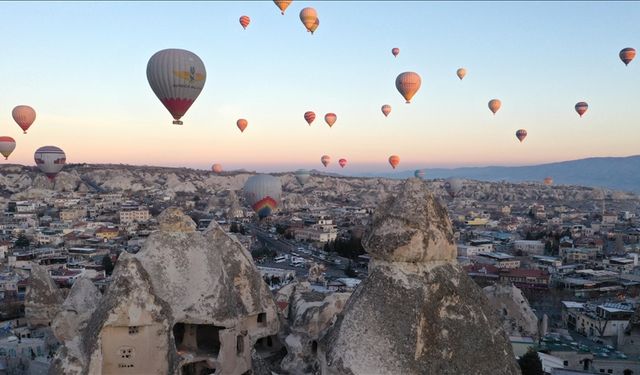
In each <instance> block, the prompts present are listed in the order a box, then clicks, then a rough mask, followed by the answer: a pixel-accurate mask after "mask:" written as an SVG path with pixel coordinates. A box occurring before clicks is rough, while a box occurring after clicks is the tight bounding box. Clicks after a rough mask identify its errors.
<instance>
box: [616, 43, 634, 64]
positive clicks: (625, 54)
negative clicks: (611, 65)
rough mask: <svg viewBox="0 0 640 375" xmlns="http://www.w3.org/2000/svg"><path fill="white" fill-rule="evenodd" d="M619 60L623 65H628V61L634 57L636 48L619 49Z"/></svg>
mask: <svg viewBox="0 0 640 375" xmlns="http://www.w3.org/2000/svg"><path fill="white" fill-rule="evenodd" d="M619 56H620V60H622V62H623V63H624V65H629V63H630V62H631V61H632V60H633V58H634V57H636V50H635V49H633V48H631V47H629V48H625V49H623V50H622V51H620V54H619Z"/></svg>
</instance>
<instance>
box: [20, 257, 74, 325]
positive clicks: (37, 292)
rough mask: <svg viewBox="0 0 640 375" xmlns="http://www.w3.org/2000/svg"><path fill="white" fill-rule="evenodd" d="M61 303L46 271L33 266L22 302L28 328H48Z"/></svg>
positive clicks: (61, 298)
mask: <svg viewBox="0 0 640 375" xmlns="http://www.w3.org/2000/svg"><path fill="white" fill-rule="evenodd" d="M63 302H64V297H63V296H62V293H61V292H60V289H58V286H57V285H56V284H55V283H54V282H53V280H52V279H51V277H50V276H49V272H48V271H47V269H46V268H45V267H42V266H39V265H33V267H32V268H31V276H30V277H29V288H28V289H27V293H26V295H25V300H24V313H25V318H26V319H27V325H28V326H29V328H35V327H48V326H49V325H50V324H51V321H52V320H53V318H54V317H55V316H56V314H57V313H58V310H59V309H60V305H62V303H63Z"/></svg>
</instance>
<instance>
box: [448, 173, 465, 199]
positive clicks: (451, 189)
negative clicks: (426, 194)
mask: <svg viewBox="0 0 640 375" xmlns="http://www.w3.org/2000/svg"><path fill="white" fill-rule="evenodd" d="M463 185H464V184H463V182H462V180H461V179H459V178H455V177H449V178H447V179H446V180H445V182H444V189H445V190H446V191H447V193H448V194H449V196H450V197H451V198H455V197H456V196H458V193H460V191H461V190H462V187H463Z"/></svg>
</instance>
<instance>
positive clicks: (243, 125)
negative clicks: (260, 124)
mask: <svg viewBox="0 0 640 375" xmlns="http://www.w3.org/2000/svg"><path fill="white" fill-rule="evenodd" d="M247 125H249V122H248V121H247V120H245V119H243V118H241V119H239V120H238V121H236V126H237V127H238V129H240V132H244V129H246V128H247Z"/></svg>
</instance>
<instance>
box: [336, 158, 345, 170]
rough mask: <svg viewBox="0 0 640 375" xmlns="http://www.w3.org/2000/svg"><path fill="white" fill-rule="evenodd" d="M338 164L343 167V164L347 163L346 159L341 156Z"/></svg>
mask: <svg viewBox="0 0 640 375" xmlns="http://www.w3.org/2000/svg"><path fill="white" fill-rule="evenodd" d="M338 164H340V168H344V166H345V165H347V159H345V158H342V159H340V160H338Z"/></svg>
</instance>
